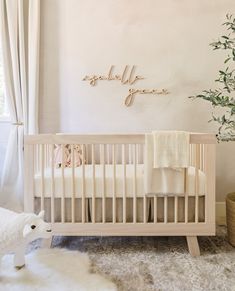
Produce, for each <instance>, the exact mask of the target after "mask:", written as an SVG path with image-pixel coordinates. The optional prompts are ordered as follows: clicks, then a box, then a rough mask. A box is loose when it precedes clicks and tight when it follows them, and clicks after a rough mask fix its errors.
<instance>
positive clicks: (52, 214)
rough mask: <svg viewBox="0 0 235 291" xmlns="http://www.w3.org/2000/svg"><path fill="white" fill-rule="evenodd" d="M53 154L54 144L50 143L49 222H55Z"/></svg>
mask: <svg viewBox="0 0 235 291" xmlns="http://www.w3.org/2000/svg"><path fill="white" fill-rule="evenodd" d="M54 169H55V155H54V144H52V145H51V222H52V223H54V222H55V173H54Z"/></svg>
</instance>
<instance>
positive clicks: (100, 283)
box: [0, 248, 116, 291]
mask: <svg viewBox="0 0 235 291" xmlns="http://www.w3.org/2000/svg"><path fill="white" fill-rule="evenodd" d="M26 264H27V265H26V267H25V268H22V269H20V270H16V269H15V268H14V267H13V255H7V256H4V257H3V259H2V266H1V270H0V290H1V291H21V290H22V291H23V290H24V291H34V290H43V291H44V290H45V291H46V290H50V291H52V290H55V291H60V290H61V291H67V290H68V291H80V290H84V291H89V290H91V291H94V290H97V291H98V290H100V291H106V290H107V291H108V290H116V287H115V285H114V283H112V282H110V281H109V280H108V279H106V278H105V277H104V276H101V275H99V274H94V273H91V271H90V260H89V257H88V255H87V254H85V253H81V252H78V251H68V250H64V249H57V248H54V249H38V250H35V251H32V252H31V253H29V254H28V255H26Z"/></svg>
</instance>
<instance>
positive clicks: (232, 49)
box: [190, 14, 235, 141]
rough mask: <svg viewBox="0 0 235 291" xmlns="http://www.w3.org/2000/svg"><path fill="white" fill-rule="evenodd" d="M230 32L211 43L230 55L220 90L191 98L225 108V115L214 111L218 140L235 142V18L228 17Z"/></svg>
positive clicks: (221, 71) (221, 79) (227, 24)
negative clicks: (217, 126)
mask: <svg viewBox="0 0 235 291" xmlns="http://www.w3.org/2000/svg"><path fill="white" fill-rule="evenodd" d="M223 25H224V26H226V29H227V31H228V34H227V35H222V36H221V37H220V38H219V39H218V41H216V42H213V43H211V44H210V45H211V46H212V47H213V50H226V51H227V52H228V55H227V57H226V59H225V61H224V64H227V65H226V68H225V69H222V70H220V71H219V76H218V78H217V79H216V80H215V82H217V83H218V84H219V86H220V87H219V88H216V89H209V90H204V91H202V93H201V94H198V95H196V96H191V97H190V98H201V99H203V100H206V101H208V102H210V103H211V104H212V106H213V108H214V109H215V108H223V109H224V111H225V112H224V113H222V115H220V116H216V115H215V113H214V110H213V111H212V119H211V120H209V121H214V122H216V123H218V124H219V128H218V134H217V137H218V140H223V141H231V140H233V141H234V140H235V99H234V92H235V66H234V63H235V37H234V36H235V17H234V16H233V15H229V14H227V15H226V22H225V23H223Z"/></svg>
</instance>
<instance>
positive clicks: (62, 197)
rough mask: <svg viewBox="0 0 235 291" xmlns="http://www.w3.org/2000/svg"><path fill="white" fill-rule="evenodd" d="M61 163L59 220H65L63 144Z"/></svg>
mask: <svg viewBox="0 0 235 291" xmlns="http://www.w3.org/2000/svg"><path fill="white" fill-rule="evenodd" d="M61 147H62V164H61V175H62V195H61V220H62V223H64V222H65V180H64V168H65V164H64V160H65V145H64V144H62V146H61Z"/></svg>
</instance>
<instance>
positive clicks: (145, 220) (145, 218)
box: [143, 196, 147, 223]
mask: <svg viewBox="0 0 235 291" xmlns="http://www.w3.org/2000/svg"><path fill="white" fill-rule="evenodd" d="M143 200H144V201H143V215H144V219H143V222H144V223H146V222H147V214H146V200H147V198H146V196H144V198H143Z"/></svg>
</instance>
